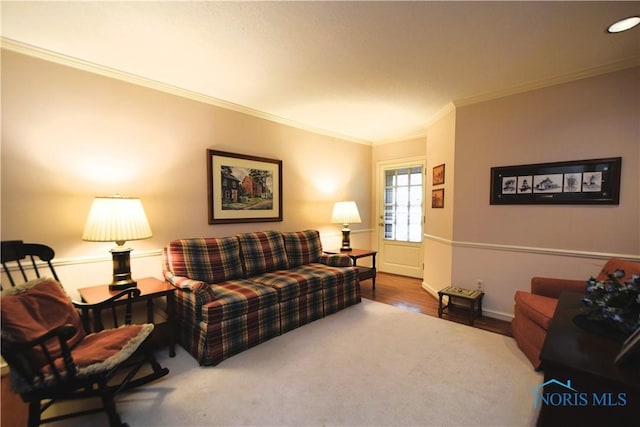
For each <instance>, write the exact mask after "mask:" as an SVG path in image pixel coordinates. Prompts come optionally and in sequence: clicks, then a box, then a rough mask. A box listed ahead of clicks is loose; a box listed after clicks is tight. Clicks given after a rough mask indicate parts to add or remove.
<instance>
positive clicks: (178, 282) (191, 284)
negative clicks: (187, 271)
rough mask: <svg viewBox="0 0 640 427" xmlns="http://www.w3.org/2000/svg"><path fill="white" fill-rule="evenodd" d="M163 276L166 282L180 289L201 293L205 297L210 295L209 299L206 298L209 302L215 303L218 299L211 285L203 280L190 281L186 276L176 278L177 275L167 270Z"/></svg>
mask: <svg viewBox="0 0 640 427" xmlns="http://www.w3.org/2000/svg"><path fill="white" fill-rule="evenodd" d="M163 274H164V278H165V279H166V281H167V282H169V283H171V284H172V285H173V286H175V287H176V288H178V289H181V290H183V291H191V292H195V293H199V294H202V295H203V296H204V295H207V294H208V295H209V297H208V298H206V300H207V301H213V300H215V299H216V296H215V294H214V293H213V290H212V289H211V286H209V284H208V283H206V282H203V281H201V280H193V279H189V278H188V277H184V276H176V275H175V274H172V273H171V272H169V271H166V270H165V271H163Z"/></svg>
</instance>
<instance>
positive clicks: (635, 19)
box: [607, 16, 640, 33]
mask: <svg viewBox="0 0 640 427" xmlns="http://www.w3.org/2000/svg"><path fill="white" fill-rule="evenodd" d="M638 24H640V16H630V17H629V18H624V19H621V20H619V21H617V22H614V23H613V24H611V25H610V26H609V28H607V32H608V33H621V32H623V31H627V30H630V29H632V28H633V27H635V26H636V25H638Z"/></svg>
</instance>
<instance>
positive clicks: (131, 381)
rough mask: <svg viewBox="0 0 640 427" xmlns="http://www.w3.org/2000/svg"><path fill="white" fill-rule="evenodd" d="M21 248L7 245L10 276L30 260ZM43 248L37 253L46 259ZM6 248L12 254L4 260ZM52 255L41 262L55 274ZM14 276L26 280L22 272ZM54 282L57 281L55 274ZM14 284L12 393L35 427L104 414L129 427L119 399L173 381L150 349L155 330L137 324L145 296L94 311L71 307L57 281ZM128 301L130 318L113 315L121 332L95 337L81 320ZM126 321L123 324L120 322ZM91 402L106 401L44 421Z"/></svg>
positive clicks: (7, 340) (6, 327)
mask: <svg viewBox="0 0 640 427" xmlns="http://www.w3.org/2000/svg"><path fill="white" fill-rule="evenodd" d="M21 244H22V242H18V241H11V242H2V265H3V267H4V270H5V271H4V272H5V273H6V274H7V275H8V276H10V275H11V271H12V268H11V267H9V265H8V263H9V262H10V261H16V260H13V259H9V258H11V257H15V256H14V255H15V254H17V256H18V257H21V258H24V256H29V254H28V252H30V249H29V246H28V245H24V246H23V247H20V245H21ZM41 246H43V245H35V246H32V247H36V248H38V250H39V251H40V252H41V251H42V248H41ZM5 247H7V248H9V250H7V251H6V252H5ZM45 248H48V247H46V246H45ZM49 251H50V252H49ZM46 253H47V254H45V258H49V259H48V260H47V259H42V258H41V260H43V261H44V262H45V263H48V266H49V267H50V269H52V270H53V266H52V265H51V263H50V262H48V261H50V260H51V258H53V250H52V249H51V248H48V249H47V250H46ZM49 254H50V257H49ZM36 255H37V254H36ZM37 256H39V255H37ZM32 262H33V264H34V268H36V267H35V265H36V263H35V262H34V261H32ZM16 268H17V269H18V270H20V271H21V272H22V276H23V278H25V279H26V276H25V273H24V271H23V268H22V267H16ZM36 269H37V268H36ZM13 271H15V269H14V270H13ZM52 275H53V276H54V277H57V275H56V274H55V272H54V271H52ZM38 276H40V273H38ZM10 282H11V284H12V287H11V288H9V289H5V290H3V292H2V300H1V303H0V308H1V311H2V357H3V358H4V359H5V361H6V362H7V364H8V365H9V368H10V373H9V375H10V379H11V385H12V388H13V389H14V390H15V391H16V392H17V393H19V394H20V396H21V397H22V399H23V400H24V401H25V402H27V403H28V404H29V421H28V424H29V426H33V427H35V426H38V425H40V424H44V423H46V422H53V421H59V420H64V419H67V418H70V417H74V416H80V415H85V414H90V413H95V412H101V411H105V412H106V413H107V416H108V419H109V425H110V426H126V424H125V423H123V422H122V420H121V418H120V416H119V414H118V412H117V410H116V405H115V396H116V394H117V393H119V392H121V391H123V390H126V389H130V388H132V387H136V386H139V385H142V384H146V383H148V382H150V381H154V380H156V379H158V378H161V377H163V376H165V375H167V374H168V373H169V370H168V369H167V368H162V367H161V366H160V364H159V363H158V362H157V361H156V359H155V357H154V356H153V353H152V352H151V351H149V350H147V349H146V348H145V345H144V343H145V341H146V340H147V338H148V337H149V335H150V333H151V331H152V330H153V325H152V324H144V325H133V324H131V310H132V308H131V306H132V300H133V298H135V297H136V296H138V295H140V290H139V289H137V288H130V289H126V290H123V291H121V292H120V293H118V294H117V295H114V296H112V297H111V298H109V299H108V300H106V301H104V302H101V303H99V304H93V305H92V304H85V303H79V302H72V301H71V299H70V298H69V297H68V296H67V295H66V293H65V292H64V289H63V288H62V286H61V285H60V283H59V282H58V281H57V280H55V279H53V278H49V277H40V278H36V279H34V280H30V281H28V282H26V283H22V284H19V285H15V279H13V278H12V279H11V280H10ZM125 298H126V300H127V303H126V304H125V306H126V309H125V310H124V313H120V311H118V310H115V308H114V309H112V310H110V312H111V315H112V317H113V319H112V322H113V324H114V325H115V327H114V328H112V329H105V330H101V331H93V330H89V329H88V328H89V327H90V324H91V323H92V322H89V321H88V319H87V318H86V317H85V318H84V319H82V318H81V316H80V314H79V312H78V310H80V311H82V312H83V313H84V314H85V316H86V315H88V314H91V313H92V311H93V310H97V311H94V312H95V313H97V312H100V311H101V309H103V308H105V307H111V308H113V302H114V301H115V300H121V299H125ZM121 314H123V315H124V320H122V319H118V316H119V315H121ZM119 325H120V326H119ZM146 366H148V367H146ZM149 367H150V369H149ZM149 371H150V372H149ZM88 397H98V398H100V399H101V401H102V407H101V408H98V409H88V410H79V411H75V412H71V413H65V414H62V415H54V416H51V417H47V418H43V417H42V414H43V413H44V411H46V410H47V409H49V408H50V407H51V406H52V405H53V404H54V403H55V402H57V401H61V400H71V399H86V398H88Z"/></svg>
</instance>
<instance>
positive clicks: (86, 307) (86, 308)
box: [71, 287, 142, 333]
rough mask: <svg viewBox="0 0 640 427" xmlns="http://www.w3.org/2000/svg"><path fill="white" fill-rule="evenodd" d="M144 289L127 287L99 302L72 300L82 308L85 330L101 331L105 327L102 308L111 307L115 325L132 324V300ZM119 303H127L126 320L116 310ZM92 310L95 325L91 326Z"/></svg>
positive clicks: (76, 305) (79, 308)
mask: <svg viewBox="0 0 640 427" xmlns="http://www.w3.org/2000/svg"><path fill="white" fill-rule="evenodd" d="M141 293H142V291H141V290H140V289H138V288H135V287H131V288H127V289H124V290H122V291H120V292H118V293H117V294H115V295H112V296H110V297H109V298H107V299H105V300H103V301H100V302H97V303H87V302H81V301H75V300H73V301H71V302H72V303H73V306H74V307H75V308H76V309H78V310H80V312H81V313H82V315H81V318H82V326H83V327H84V330H85V331H86V332H87V333H89V332H99V331H101V330H103V329H104V325H103V323H102V314H101V313H102V310H104V309H110V311H111V320H112V322H113V324H114V326H118V325H119V324H120V323H123V324H125V325H130V324H131V319H132V304H131V303H132V302H133V300H134V299H135V298H137V297H139V296H140V295H141ZM117 303H124V304H125V305H126V311H125V317H124V320H123V321H122V319H120V318H119V315H118V314H117V312H116V309H115V307H116V305H118V304H117ZM91 312H93V327H91V324H90V319H91V317H92V316H91Z"/></svg>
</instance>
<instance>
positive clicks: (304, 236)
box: [282, 230, 322, 268]
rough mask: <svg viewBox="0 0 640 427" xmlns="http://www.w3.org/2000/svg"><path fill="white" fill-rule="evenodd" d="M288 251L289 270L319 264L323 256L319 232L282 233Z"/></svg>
mask: <svg viewBox="0 0 640 427" xmlns="http://www.w3.org/2000/svg"><path fill="white" fill-rule="evenodd" d="M282 238H283V239H284V246H285V248H286V250H287V258H288V259H289V268H292V267H297V266H299V265H303V264H310V263H312V262H318V261H319V260H320V256H321V255H322V242H321V241H320V233H319V232H318V230H304V231H297V232H286V233H282Z"/></svg>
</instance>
